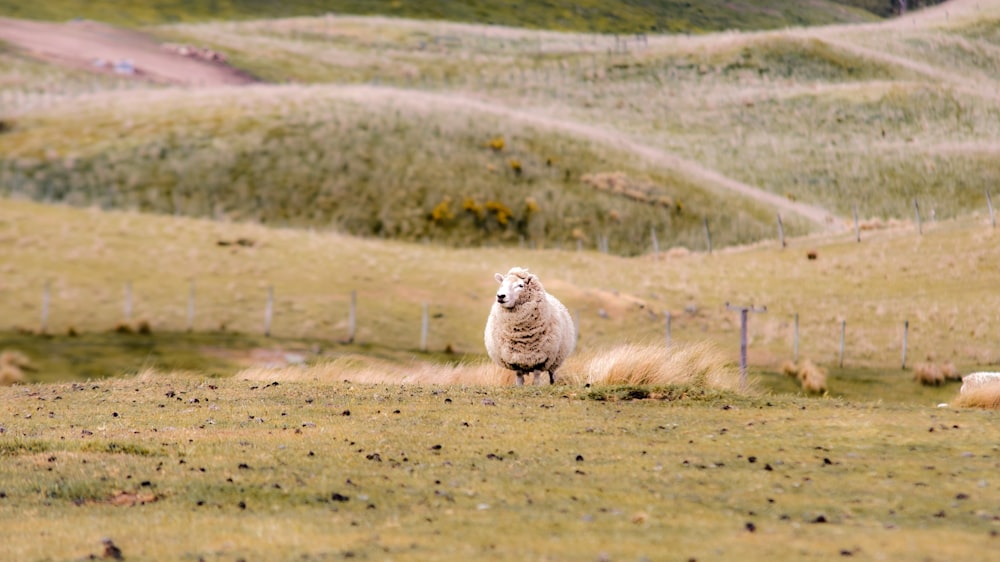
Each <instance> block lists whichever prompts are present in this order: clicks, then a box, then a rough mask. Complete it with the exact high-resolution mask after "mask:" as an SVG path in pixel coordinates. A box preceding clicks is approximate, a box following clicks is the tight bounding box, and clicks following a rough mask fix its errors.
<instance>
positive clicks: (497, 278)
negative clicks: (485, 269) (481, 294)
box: [493, 273, 503, 284]
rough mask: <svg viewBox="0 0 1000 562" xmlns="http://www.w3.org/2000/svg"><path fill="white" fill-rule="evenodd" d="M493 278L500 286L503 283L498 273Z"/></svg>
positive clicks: (501, 276)
mask: <svg viewBox="0 0 1000 562" xmlns="http://www.w3.org/2000/svg"><path fill="white" fill-rule="evenodd" d="M493 278H494V279H496V280H497V283H501V284H502V283H503V275H500V274H499V273H497V274H495V275H493Z"/></svg>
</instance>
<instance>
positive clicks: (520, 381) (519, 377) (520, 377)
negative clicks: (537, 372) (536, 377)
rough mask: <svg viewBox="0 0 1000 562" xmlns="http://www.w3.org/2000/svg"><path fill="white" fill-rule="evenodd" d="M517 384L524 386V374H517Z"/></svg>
mask: <svg viewBox="0 0 1000 562" xmlns="http://www.w3.org/2000/svg"><path fill="white" fill-rule="evenodd" d="M517 386H524V375H517Z"/></svg>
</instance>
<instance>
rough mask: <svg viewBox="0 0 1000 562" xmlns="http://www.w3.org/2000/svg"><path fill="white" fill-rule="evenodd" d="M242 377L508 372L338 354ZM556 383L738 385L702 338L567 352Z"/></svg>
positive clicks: (447, 380) (502, 375) (481, 377)
mask: <svg viewBox="0 0 1000 562" xmlns="http://www.w3.org/2000/svg"><path fill="white" fill-rule="evenodd" d="M236 377H237V378H239V379H242V380H254V381H267V382H273V381H278V382H286V381H320V382H338V381H345V382H353V383H361V384H426V385H469V386H509V385H513V384H514V373H513V372H512V371H508V370H506V369H503V368H501V367H499V366H497V365H495V364H492V363H468V364H464V363H463V364H458V365H440V364H433V363H420V362H415V363H409V364H397V363H392V362H390V361H386V360H382V359H376V358H372V357H364V356H361V355H344V356H342V357H338V358H336V359H334V360H332V361H330V362H327V363H322V364H319V365H312V366H289V367H285V368H281V369H273V368H263V367H254V368H250V369H245V370H243V371H240V372H239V373H237V375H236ZM556 377H557V378H556V381H557V384H567V385H579V386H583V385H585V384H590V385H601V386H622V385H625V386H689V387H693V388H699V389H712V390H726V391H740V388H739V387H740V381H739V371H738V370H737V369H736V366H735V365H734V364H733V363H732V362H731V361H729V359H728V358H727V357H726V356H725V355H724V354H723V353H722V352H721V351H720V350H719V349H718V348H716V347H715V346H714V345H712V344H709V343H707V342H701V343H695V344H688V345H674V346H672V347H670V348H669V349H668V348H664V347H659V346H654V345H636V344H628V345H621V346H618V347H614V348H611V349H606V350H598V351H594V352H591V353H588V354H584V355H578V356H574V357H570V359H569V360H568V361H567V363H566V365H565V366H564V367H563V369H561V370H560V371H559V373H558V374H557V375H556Z"/></svg>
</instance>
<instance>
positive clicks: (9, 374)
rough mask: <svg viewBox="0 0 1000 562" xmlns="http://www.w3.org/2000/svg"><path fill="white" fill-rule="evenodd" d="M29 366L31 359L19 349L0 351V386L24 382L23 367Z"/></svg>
mask: <svg viewBox="0 0 1000 562" xmlns="http://www.w3.org/2000/svg"><path fill="white" fill-rule="evenodd" d="M30 367H31V360H30V359H29V358H28V356H27V355H25V354H23V353H21V352H20V351H17V350H13V349H7V350H4V351H3V352H2V353H0V386H10V385H12V384H19V383H22V382H24V380H25V379H24V369H25V368H30Z"/></svg>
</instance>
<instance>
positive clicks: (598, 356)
mask: <svg viewBox="0 0 1000 562" xmlns="http://www.w3.org/2000/svg"><path fill="white" fill-rule="evenodd" d="M560 380H563V381H566V382H568V383H569V384H579V385H583V384H590V385H654V386H660V385H683V386H694V387H698V388H712V389H718V390H734V391H735V390H739V389H740V380H739V370H738V369H737V368H736V366H735V365H734V364H733V363H732V361H730V360H729V359H728V358H727V356H726V355H725V354H724V353H722V351H721V350H719V348H717V347H716V346H715V345H713V344H711V343H708V342H697V343H688V344H674V345H672V346H670V347H669V348H667V347H663V346H658V345H639V344H625V345H620V346H617V347H613V348H610V349H606V350H598V351H594V352H591V353H587V354H583V355H577V356H574V357H571V358H570V359H569V360H568V361H567V363H566V367H565V368H564V373H561V376H560Z"/></svg>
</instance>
